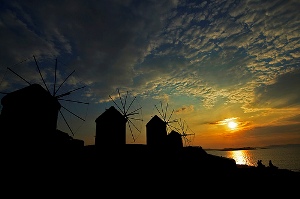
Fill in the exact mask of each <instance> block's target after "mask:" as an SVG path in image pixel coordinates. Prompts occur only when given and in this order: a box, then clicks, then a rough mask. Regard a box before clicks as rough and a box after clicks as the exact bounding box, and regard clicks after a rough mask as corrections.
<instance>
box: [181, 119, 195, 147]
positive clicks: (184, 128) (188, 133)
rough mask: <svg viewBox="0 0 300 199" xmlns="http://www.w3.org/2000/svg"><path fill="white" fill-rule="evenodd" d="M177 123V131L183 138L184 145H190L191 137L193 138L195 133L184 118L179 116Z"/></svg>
mask: <svg viewBox="0 0 300 199" xmlns="http://www.w3.org/2000/svg"><path fill="white" fill-rule="evenodd" d="M178 125H179V129H180V130H179V133H180V135H181V137H183V140H184V146H191V143H192V141H193V139H194V138H195V133H194V132H193V131H192V129H191V128H190V127H189V126H188V125H187V123H186V121H185V120H182V119H181V118H180V119H179V120H178Z"/></svg>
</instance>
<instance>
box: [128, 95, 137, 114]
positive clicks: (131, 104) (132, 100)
mask: <svg viewBox="0 0 300 199" xmlns="http://www.w3.org/2000/svg"><path fill="white" fill-rule="evenodd" d="M135 99H136V97H134V98H133V100H132V101H131V103H130V104H129V106H128V108H127V110H126V113H127V112H128V110H129V109H130V107H131V105H132V103H133V102H134V100H135Z"/></svg>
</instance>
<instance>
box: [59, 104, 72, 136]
mask: <svg viewBox="0 0 300 199" xmlns="http://www.w3.org/2000/svg"><path fill="white" fill-rule="evenodd" d="M59 112H60V114H61V116H62V118H63V119H64V121H65V123H66V124H67V126H68V128H69V130H70V131H71V133H72V135H73V136H74V133H73V131H72V129H71V127H70V125H69V123H68V122H67V120H66V118H65V116H64V114H63V113H62V112H61V110H59Z"/></svg>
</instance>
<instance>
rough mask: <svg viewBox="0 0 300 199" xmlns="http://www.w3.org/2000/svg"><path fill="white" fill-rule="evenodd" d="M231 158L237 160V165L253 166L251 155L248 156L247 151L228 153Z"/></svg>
mask: <svg viewBox="0 0 300 199" xmlns="http://www.w3.org/2000/svg"><path fill="white" fill-rule="evenodd" d="M228 152H229V156H230V157H231V158H232V159H234V160H235V162H236V164H240V165H249V166H255V165H253V161H252V160H251V159H250V157H251V155H250V154H248V151H247V150H237V151H228Z"/></svg>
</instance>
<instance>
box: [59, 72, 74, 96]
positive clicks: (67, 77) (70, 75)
mask: <svg viewBox="0 0 300 199" xmlns="http://www.w3.org/2000/svg"><path fill="white" fill-rule="evenodd" d="M74 72H75V70H73V71H72V72H71V74H69V75H68V76H67V77H66V79H65V80H64V81H63V82H62V83H61V84H60V85H59V87H58V89H57V90H56V91H55V92H54V96H55V95H56V93H57V92H58V91H59V89H60V88H61V86H62V85H63V84H64V83H65V82H66V81H67V79H68V78H69V77H70V76H71V75H72V74H73V73H74Z"/></svg>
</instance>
